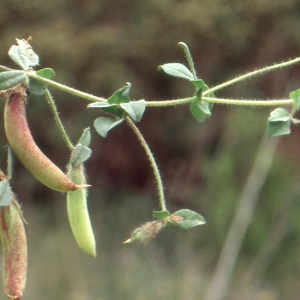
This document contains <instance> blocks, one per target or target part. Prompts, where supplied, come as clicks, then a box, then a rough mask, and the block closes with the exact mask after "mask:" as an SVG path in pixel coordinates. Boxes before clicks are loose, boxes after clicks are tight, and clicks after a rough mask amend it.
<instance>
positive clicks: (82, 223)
mask: <svg viewBox="0 0 300 300" xmlns="http://www.w3.org/2000/svg"><path fill="white" fill-rule="evenodd" d="M68 177H69V178H70V179H71V180H72V181H73V182H75V183H76V184H78V185H82V186H84V185H86V181H85V174H84V168H83V165H82V164H80V165H78V166H76V167H71V168H70V170H69V172H68ZM67 211H68V217H69V222H70V225H71V228H72V232H73V235H74V237H75V240H76V242H77V244H78V246H79V247H80V248H81V249H82V251H83V252H85V253H86V254H88V255H90V256H92V257H96V243H95V237H94V233H93V229H92V225H91V221H90V217H89V212H88V208H87V190H86V188H82V189H79V190H77V191H73V192H68V193H67Z"/></svg>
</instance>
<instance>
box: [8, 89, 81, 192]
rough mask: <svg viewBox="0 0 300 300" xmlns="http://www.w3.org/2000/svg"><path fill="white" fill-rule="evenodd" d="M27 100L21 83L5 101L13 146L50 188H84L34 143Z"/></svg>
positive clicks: (29, 167) (40, 179)
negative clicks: (28, 116)
mask: <svg viewBox="0 0 300 300" xmlns="http://www.w3.org/2000/svg"><path fill="white" fill-rule="evenodd" d="M25 102H26V89H25V87H24V86H19V87H18V88H15V89H14V91H13V92H12V93H11V94H10V96H9V97H8V99H7V101H6V104H5V109H4V127H5V133H6V137H7V139H8V142H9V144H10V146H11V148H12V149H13V151H14V152H15V153H16V155H17V156H18V158H19V160H20V161H21V162H22V163H23V165H24V166H25V167H26V168H27V169H28V170H29V171H30V172H31V173H32V175H33V176H34V177H35V178H36V179H37V180H39V181H40V182H42V183H43V184H44V185H46V186H48V187H49V188H51V189H53V190H56V191H60V192H67V191H75V190H77V189H79V188H81V187H80V186H78V185H76V184H75V183H74V182H72V181H71V180H70V179H69V178H68V177H67V176H66V175H65V174H64V173H63V172H62V171H61V170H60V169H59V168H58V167H57V166H56V165H55V164H54V163H53V162H52V161H51V160H50V159H48V158H47V157H46V156H45V155H44V154H43V153H42V151H41V150H40V149H39V147H38V146H37V145H36V143H35V142H34V139H33V137H32V134H31V132H30V129H29V126H28V122H27V119H26V108H25V104H26V103H25Z"/></svg>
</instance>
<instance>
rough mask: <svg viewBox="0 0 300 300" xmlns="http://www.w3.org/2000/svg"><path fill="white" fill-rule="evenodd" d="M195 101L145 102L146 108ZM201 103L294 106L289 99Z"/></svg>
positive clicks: (213, 100)
mask: <svg viewBox="0 0 300 300" xmlns="http://www.w3.org/2000/svg"><path fill="white" fill-rule="evenodd" d="M196 99H197V97H196V96H194V97H189V98H183V99H178V100H165V101H146V106H148V107H151V106H152V107H166V106H176V105H184V104H189V103H191V102H193V101H195V100H196ZM202 100H203V101H207V102H211V103H216V104H218V103H219V104H229V105H241V106H280V105H294V101H293V100H291V99H282V100H238V99H222V98H212V97H202Z"/></svg>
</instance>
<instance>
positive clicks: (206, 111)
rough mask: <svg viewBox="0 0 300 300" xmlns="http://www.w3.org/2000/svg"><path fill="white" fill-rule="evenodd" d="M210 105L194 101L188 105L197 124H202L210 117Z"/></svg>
mask: <svg viewBox="0 0 300 300" xmlns="http://www.w3.org/2000/svg"><path fill="white" fill-rule="evenodd" d="M210 109H211V105H210V103H209V102H205V101H200V102H199V101H198V100H197V101H194V102H192V103H191V105H190V110H191V112H192V114H193V116H194V117H195V118H196V119H197V121H198V122H203V121H204V120H205V119H207V118H209V117H210V116H211V111H210Z"/></svg>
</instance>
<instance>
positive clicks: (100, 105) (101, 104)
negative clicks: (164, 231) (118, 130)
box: [87, 102, 115, 108]
mask: <svg viewBox="0 0 300 300" xmlns="http://www.w3.org/2000/svg"><path fill="white" fill-rule="evenodd" d="M110 106H115V104H110V103H108V102H95V103H91V104H89V105H88V106H87V107H88V108H103V107H110Z"/></svg>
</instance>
